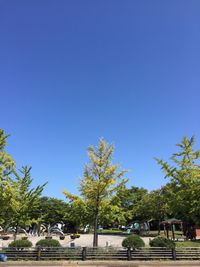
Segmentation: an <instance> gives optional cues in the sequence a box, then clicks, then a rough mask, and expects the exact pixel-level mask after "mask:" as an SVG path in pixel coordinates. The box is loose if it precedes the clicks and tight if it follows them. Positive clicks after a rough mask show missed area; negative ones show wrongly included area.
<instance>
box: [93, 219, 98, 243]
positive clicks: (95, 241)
mask: <svg viewBox="0 0 200 267" xmlns="http://www.w3.org/2000/svg"><path fill="white" fill-rule="evenodd" d="M97 231H98V216H95V220H94V236H93V247H98V232H97Z"/></svg>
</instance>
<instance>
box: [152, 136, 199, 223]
mask: <svg viewBox="0 0 200 267" xmlns="http://www.w3.org/2000/svg"><path fill="white" fill-rule="evenodd" d="M194 144H195V139H194V137H192V138H190V139H188V138H186V137H184V138H183V139H182V142H181V143H180V144H177V147H178V148H179V149H180V151H179V152H178V153H175V154H173V155H172V157H171V161H172V162H173V165H171V164H170V163H168V162H166V161H163V160H160V159H157V162H158V164H159V165H160V166H161V169H162V170H163V171H164V172H165V177H169V178H170V181H169V183H168V184H167V185H166V195H167V199H168V205H169V208H170V210H171V212H172V214H173V216H175V217H177V218H180V219H184V220H187V221H190V222H192V223H200V198H199V192H200V164H199V159H200V150H196V151H195V150H194Z"/></svg>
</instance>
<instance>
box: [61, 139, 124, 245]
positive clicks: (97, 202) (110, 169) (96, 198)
mask: <svg viewBox="0 0 200 267" xmlns="http://www.w3.org/2000/svg"><path fill="white" fill-rule="evenodd" d="M113 152H114V146H113V145H110V144H108V143H107V142H106V141H105V140H104V139H103V138H101V139H100V140H99V144H98V146H97V147H94V146H89V147H88V157H89V163H88V164H86V165H85V168H84V175H83V178H82V179H81V182H80V197H79V196H74V195H72V194H70V193H68V192H66V191H65V192H64V194H65V196H66V197H67V198H68V199H69V200H70V201H71V203H74V205H75V203H78V202H80V203H81V202H84V208H85V214H86V215H87V218H86V220H87V223H91V224H92V225H93V228H94V236H93V246H94V247H97V246H98V226H99V224H100V223H101V222H102V221H103V220H107V221H108V220H109V219H110V220H116V219H117V218H118V219H119V217H120V215H121V212H123V210H122V209H120V206H118V205H117V203H115V202H113V197H114V195H115V194H116V193H117V191H118V190H120V188H122V187H123V186H124V184H125V183H126V182H127V180H126V179H124V175H125V172H126V171H125V170H121V169H120V166H119V165H118V164H113V163H112V157H113ZM122 217H123V216H122Z"/></svg>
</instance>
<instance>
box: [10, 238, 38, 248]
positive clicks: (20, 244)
mask: <svg viewBox="0 0 200 267" xmlns="http://www.w3.org/2000/svg"><path fill="white" fill-rule="evenodd" d="M8 246H9V247H11V248H30V247H32V246H33V244H32V242H31V241H29V240H14V241H12V242H11V243H10V244H9V245H8Z"/></svg>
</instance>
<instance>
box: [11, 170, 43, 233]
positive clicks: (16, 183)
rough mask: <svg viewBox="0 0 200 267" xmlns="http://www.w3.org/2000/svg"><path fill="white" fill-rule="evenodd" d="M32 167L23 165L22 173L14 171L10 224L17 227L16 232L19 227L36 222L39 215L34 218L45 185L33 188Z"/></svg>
mask: <svg viewBox="0 0 200 267" xmlns="http://www.w3.org/2000/svg"><path fill="white" fill-rule="evenodd" d="M30 172H31V168H30V167H27V166H25V167H23V168H22V170H20V174H18V173H17V172H16V171H13V174H14V178H13V180H12V184H13V187H12V188H14V189H13V190H12V193H11V194H12V197H11V199H10V201H11V211H10V213H11V214H10V225H12V226H14V227H15V228H16V234H17V231H18V228H19V227H22V226H29V225H31V224H32V223H33V222H36V221H37V219H38V217H35V218H33V216H32V215H33V211H34V208H35V206H36V205H38V202H39V196H40V195H41V193H42V191H43V189H44V187H45V185H46V184H47V183H45V184H43V185H40V186H37V187H36V188H31V184H32V181H33V179H32V178H31V174H30Z"/></svg>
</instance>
